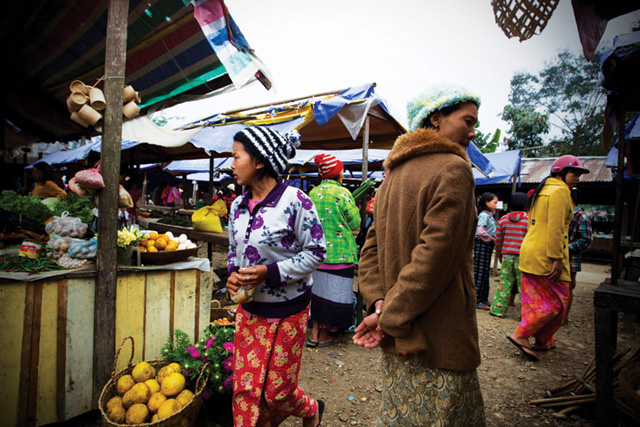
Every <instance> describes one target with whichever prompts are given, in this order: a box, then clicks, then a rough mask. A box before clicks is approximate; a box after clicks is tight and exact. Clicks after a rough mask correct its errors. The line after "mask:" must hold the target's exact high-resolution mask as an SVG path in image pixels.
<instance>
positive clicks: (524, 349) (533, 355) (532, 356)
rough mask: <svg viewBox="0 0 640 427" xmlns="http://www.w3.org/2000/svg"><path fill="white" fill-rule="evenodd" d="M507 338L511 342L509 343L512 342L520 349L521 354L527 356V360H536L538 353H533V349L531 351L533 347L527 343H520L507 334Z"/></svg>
mask: <svg viewBox="0 0 640 427" xmlns="http://www.w3.org/2000/svg"><path fill="white" fill-rule="evenodd" d="M507 339H508V340H509V341H510V342H511V344H513V345H515V346H516V347H518V350H520V352H521V353H522V354H524V355H525V356H527V357H528V358H529V360H534V361H537V360H538V355H537V354H536V353H535V351H533V348H531V347H529V346H528V345H523V344H520V343H519V342H517V341H516V340H514V339H513V338H511V337H510V336H507ZM527 350H529V351H531V353H529V352H528V351H527Z"/></svg>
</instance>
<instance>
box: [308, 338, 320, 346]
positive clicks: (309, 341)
mask: <svg viewBox="0 0 640 427" xmlns="http://www.w3.org/2000/svg"><path fill="white" fill-rule="evenodd" d="M317 346H318V343H317V342H315V341H311V339H309V338H307V347H310V348H315V347H317Z"/></svg>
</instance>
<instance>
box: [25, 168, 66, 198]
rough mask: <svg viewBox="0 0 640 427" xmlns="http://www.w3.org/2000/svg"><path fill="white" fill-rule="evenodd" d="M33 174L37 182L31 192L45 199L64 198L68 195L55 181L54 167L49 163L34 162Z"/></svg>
mask: <svg viewBox="0 0 640 427" xmlns="http://www.w3.org/2000/svg"><path fill="white" fill-rule="evenodd" d="M31 175H32V176H33V179H34V180H35V182H36V183H35V184H34V186H33V190H32V191H31V194H33V195H35V196H40V197H42V198H43V199H47V198H49V197H60V198H64V197H66V196H67V193H66V192H65V191H64V190H63V189H62V188H60V187H59V186H58V184H56V183H55V178H54V176H53V168H52V167H51V166H50V165H49V164H48V163H45V162H38V163H34V165H33V169H32V170H31Z"/></svg>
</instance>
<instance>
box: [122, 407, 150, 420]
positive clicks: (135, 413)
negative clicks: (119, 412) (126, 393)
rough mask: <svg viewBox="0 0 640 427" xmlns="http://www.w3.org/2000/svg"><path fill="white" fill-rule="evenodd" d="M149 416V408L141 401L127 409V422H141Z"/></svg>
mask: <svg viewBox="0 0 640 427" xmlns="http://www.w3.org/2000/svg"><path fill="white" fill-rule="evenodd" d="M147 418H149V410H148V409H147V407H146V406H145V405H143V404H142V403H136V404H135V405H133V406H132V407H131V408H129V409H127V416H126V421H127V424H142V423H144V422H145V421H147Z"/></svg>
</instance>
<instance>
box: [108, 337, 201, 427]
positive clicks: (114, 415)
mask: <svg viewBox="0 0 640 427" xmlns="http://www.w3.org/2000/svg"><path fill="white" fill-rule="evenodd" d="M127 340H130V341H131V357H130V358H129V363H128V365H127V367H126V368H125V369H122V370H121V371H120V372H117V373H116V363H117V361H118V357H119V355H120V351H121V350H122V347H123V345H124V344H125V342H126V341H127ZM133 354H134V341H133V337H126V338H125V339H124V340H123V341H122V344H121V345H120V347H119V348H118V350H117V351H116V355H115V358H114V361H113V368H112V371H111V379H110V380H109V382H108V383H107V384H106V385H105V386H104V388H103V389H102V393H101V394H100V398H99V399H98V406H99V409H100V414H101V416H102V420H103V425H105V426H108V427H118V426H122V425H129V426H132V425H133V426H140V425H142V424H144V425H149V424H153V425H154V427H156V426H157V427H178V426H179V427H190V426H193V425H194V424H195V422H196V419H197V417H198V412H199V410H200V407H201V405H202V392H203V391H204V388H205V385H206V383H207V378H208V374H205V375H203V373H204V372H205V371H207V370H206V369H203V370H202V373H201V374H200V376H199V377H198V379H197V380H196V381H195V383H193V384H191V383H190V381H188V380H187V379H186V378H185V376H184V375H183V373H182V372H183V369H182V367H181V366H180V365H179V364H177V363H168V362H167V361H165V360H148V361H143V362H139V363H137V364H135V365H133V364H132V360H133Z"/></svg>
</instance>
